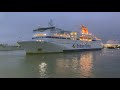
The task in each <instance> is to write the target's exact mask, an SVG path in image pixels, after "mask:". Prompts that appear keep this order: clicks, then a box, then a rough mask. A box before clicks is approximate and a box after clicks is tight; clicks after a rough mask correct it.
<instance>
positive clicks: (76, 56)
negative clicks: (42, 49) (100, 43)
mask: <svg viewBox="0 0 120 90" xmlns="http://www.w3.org/2000/svg"><path fill="white" fill-rule="evenodd" d="M0 57H1V58H0V77H25V78H27V77H28V78H93V77H120V73H119V72H120V69H119V68H120V50H114V49H113V50H112V49H111V50H110V49H109V50H108V49H103V50H100V51H86V52H76V53H56V54H39V55H25V53H23V51H15V52H10V51H9V52H0Z"/></svg>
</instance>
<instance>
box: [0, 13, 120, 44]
mask: <svg viewBox="0 0 120 90" xmlns="http://www.w3.org/2000/svg"><path fill="white" fill-rule="evenodd" d="M50 19H52V20H53V23H54V25H55V26H57V27H58V28H61V29H64V30H68V31H69V30H70V31H80V25H81V24H83V25H85V26H87V27H88V29H89V32H91V33H93V34H95V35H96V36H98V37H100V38H102V40H103V41H106V40H110V39H112V40H119V41H120V12H0V43H15V42H17V41H19V40H31V38H32V35H33V32H32V31H33V29H35V28H37V27H38V26H41V27H44V26H47V25H48V21H49V20H50Z"/></svg>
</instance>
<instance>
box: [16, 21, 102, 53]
mask: <svg viewBox="0 0 120 90" xmlns="http://www.w3.org/2000/svg"><path fill="white" fill-rule="evenodd" d="M49 25H50V26H49V27H45V28H37V29H35V30H33V32H34V33H35V34H34V36H33V38H32V40H31V41H19V42H18V44H19V45H20V46H21V47H22V48H23V49H24V50H25V51H26V53H55V52H65V51H83V50H98V49H102V42H101V39H98V38H97V37H95V36H94V35H92V34H90V33H89V32H88V29H87V27H85V26H83V25H82V26H81V29H82V32H81V34H79V33H77V32H72V31H65V30H62V29H59V28H56V27H54V26H53V25H52V21H51V22H50V23H49Z"/></svg>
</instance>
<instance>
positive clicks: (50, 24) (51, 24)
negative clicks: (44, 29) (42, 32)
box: [48, 19, 54, 27]
mask: <svg viewBox="0 0 120 90" xmlns="http://www.w3.org/2000/svg"><path fill="white" fill-rule="evenodd" d="M48 26H50V27H54V25H53V21H52V19H50V22H49V23H48Z"/></svg>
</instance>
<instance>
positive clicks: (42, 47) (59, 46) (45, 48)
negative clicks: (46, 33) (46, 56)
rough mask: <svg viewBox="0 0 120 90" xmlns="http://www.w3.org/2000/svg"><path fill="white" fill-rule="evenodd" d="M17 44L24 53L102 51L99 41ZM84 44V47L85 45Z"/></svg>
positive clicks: (55, 41) (54, 41) (48, 41)
mask: <svg viewBox="0 0 120 90" xmlns="http://www.w3.org/2000/svg"><path fill="white" fill-rule="evenodd" d="M18 44H19V45H20V46H21V47H22V48H24V50H25V51H26V53H28V54H29V53H55V52H65V51H83V50H98V49H102V45H101V43H100V42H99V41H92V42H83V41H80V40H60V39H58V40H56V39H50V40H48V39H47V40H44V41H42V42H40V41H21V42H18ZM85 44H86V45H85Z"/></svg>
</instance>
